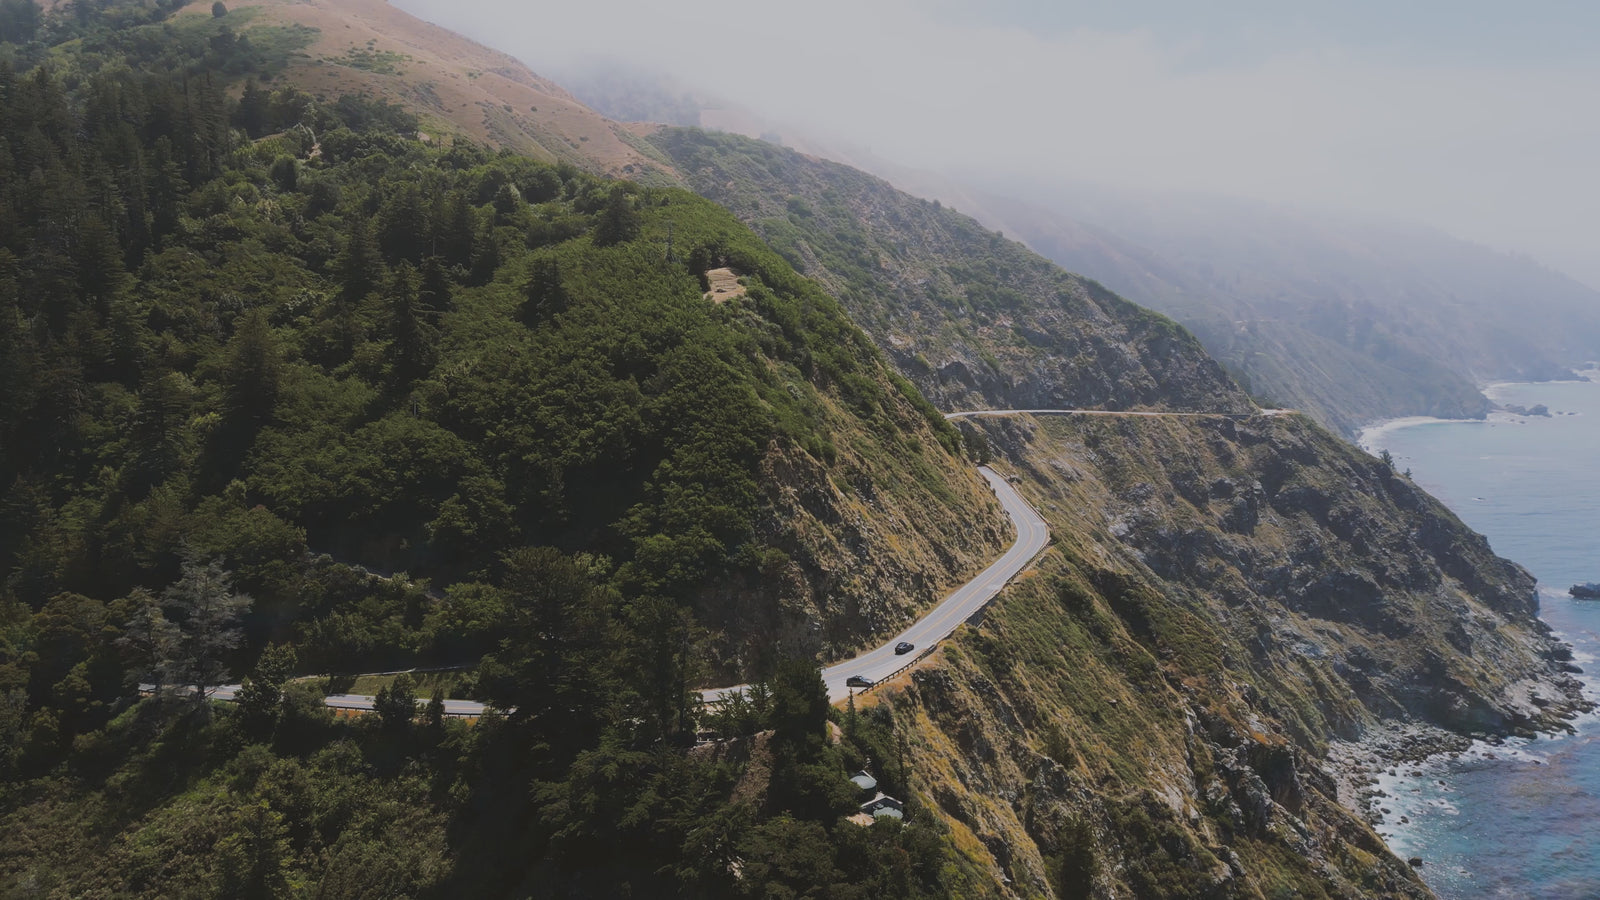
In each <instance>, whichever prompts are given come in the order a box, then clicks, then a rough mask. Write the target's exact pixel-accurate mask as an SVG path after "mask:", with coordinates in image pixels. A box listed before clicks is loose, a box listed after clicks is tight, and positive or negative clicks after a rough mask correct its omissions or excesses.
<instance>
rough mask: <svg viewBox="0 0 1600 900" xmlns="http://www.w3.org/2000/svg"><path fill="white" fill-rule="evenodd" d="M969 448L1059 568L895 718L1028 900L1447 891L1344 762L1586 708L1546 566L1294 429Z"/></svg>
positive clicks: (1340, 446)
mask: <svg viewBox="0 0 1600 900" xmlns="http://www.w3.org/2000/svg"><path fill="white" fill-rule="evenodd" d="M975 427H982V428H984V429H985V430H986V432H987V435H988V437H989V438H990V440H991V442H992V444H993V446H994V447H995V449H996V452H997V454H998V455H999V456H1000V457H1002V462H1001V463H1000V464H1001V465H1002V466H1009V467H1011V468H1012V469H1013V471H1015V472H1016V473H1017V474H1018V475H1019V476H1020V478H1021V480H1022V488H1021V489H1022V490H1023V491H1024V493H1025V494H1027V495H1028V496H1029V497H1030V499H1031V500H1032V501H1033V502H1034V503H1035V504H1036V505H1037V506H1038V507H1039V509H1040V510H1041V511H1042V512H1043V513H1044V515H1045V516H1046V518H1047V519H1049V520H1050V522H1051V526H1052V530H1053V533H1054V534H1055V536H1056V543H1055V546H1054V547H1053V548H1052V549H1051V550H1050V551H1049V552H1047V554H1046V555H1045V556H1044V557H1043V558H1042V559H1041V561H1040V564H1039V566H1038V568H1037V569H1036V570H1035V571H1034V572H1033V573H1031V574H1029V575H1027V576H1024V577H1023V578H1022V579H1020V580H1019V582H1018V583H1017V584H1015V585H1014V586H1013V587H1012V588H1011V589H1010V590H1009V591H1008V592H1006V593H1005V594H1004V595H1002V598H1001V599H1000V600H999V601H997V603H996V604H995V605H994V606H993V607H992V608H991V609H990V610H989V612H988V613H987V615H986V617H985V619H984V621H983V623H982V625H981V626H980V627H977V628H975V629H971V630H968V631H964V632H963V633H962V635H961V636H960V638H959V639H958V640H957V641H956V642H955V643H954V644H953V645H952V646H950V647H949V649H948V650H946V651H944V652H942V653H941V654H939V655H938V656H937V657H935V660H934V663H933V664H932V665H930V666H929V667H927V668H925V669H923V670H921V671H918V672H916V673H914V674H913V676H912V677H911V678H910V679H908V680H906V681H905V682H904V685H903V687H902V688H901V689H900V690H898V691H893V692H890V693H887V694H885V695H883V697H882V698H881V700H880V702H886V703H889V704H891V705H892V706H893V708H894V712H895V715H896V718H897V720H899V721H900V722H901V723H902V724H904V725H908V726H910V729H911V730H912V731H913V732H914V733H915V734H916V735H917V736H918V739H917V740H916V741H915V742H914V744H913V747H914V750H913V753H914V755H915V770H916V772H917V775H918V778H919V787H920V789H921V793H922V796H921V798H920V799H921V800H922V801H923V802H925V803H927V804H929V805H931V806H933V807H935V808H937V809H938V810H939V811H940V812H941V814H942V815H943V816H944V817H945V818H946V819H947V820H948V821H950V822H951V823H952V828H953V831H954V841H955V844H956V845H957V846H958V847H960V848H961V849H962V850H963V851H964V852H965V853H966V854H967V855H968V856H969V857H970V858H972V859H973V860H974V861H976V862H978V863H980V864H981V865H986V866H988V867H990V868H991V870H992V871H993V872H994V874H995V876H996V880H997V882H999V883H1000V884H1001V885H1002V886H1003V888H1004V891H1005V892H1006V893H1007V894H1009V895H1012V896H1049V895H1054V896H1080V895H1081V893H1080V892H1082V891H1084V890H1085V889H1086V886H1092V889H1093V893H1094V895H1095V896H1108V897H1152V896H1157V897H1180V896H1181V897H1192V896H1215V897H1261V896H1291V895H1293V896H1311V897H1320V896H1396V897H1411V896H1427V893H1428V892H1427V889H1426V888H1425V887H1424V886H1423V885H1422V884H1421V882H1419V881H1418V880H1417V878H1416V877H1415V875H1414V873H1412V872H1411V870H1410V869H1409V867H1407V866H1406V865H1405V864H1404V863H1402V862H1401V861H1399V860H1398V859H1395V858H1394V857H1393V856H1392V855H1390V854H1389V853H1388V851H1387V850H1386V849H1385V847H1384V845H1383V843H1382V841H1381V840H1380V839H1379V838H1378V837H1377V835H1376V834H1375V833H1374V832H1373V831H1372V830H1371V828H1370V827H1369V826H1368V824H1367V823H1366V822H1365V821H1364V820H1363V818H1362V817H1361V816H1360V815H1357V814H1356V813H1354V812H1352V811H1350V810H1348V809H1346V808H1345V807H1343V806H1341V805H1340V804H1339V802H1338V791H1337V789H1336V785H1335V780H1334V778H1333V777H1332V776H1331V775H1330V773H1329V771H1328V770H1327V769H1326V767H1325V764H1324V762H1323V760H1324V758H1325V755H1326V752H1327V749H1328V745H1329V742H1330V741H1331V740H1334V739H1338V738H1358V737H1360V736H1361V735H1362V734H1364V733H1366V732H1367V731H1369V730H1372V729H1376V728H1378V727H1379V726H1380V725H1381V724H1382V723H1384V722H1390V721H1396V720H1408V721H1415V722H1419V723H1427V724H1433V725H1437V726H1442V727H1445V728H1448V729H1452V730H1456V731H1469V732H1475V731H1490V732H1505V731H1518V730H1526V729H1532V728H1539V727H1554V726H1559V723H1560V719H1559V716H1560V715H1561V714H1562V713H1563V712H1565V711H1570V710H1571V709H1573V708H1575V707H1576V706H1578V705H1580V704H1581V700H1580V698H1579V697H1578V695H1577V685H1576V684H1575V683H1574V682H1573V681H1572V680H1571V679H1570V676H1566V675H1564V674H1563V673H1562V672H1561V666H1560V663H1559V662H1557V661H1556V660H1557V659H1559V657H1560V655H1561V654H1560V651H1559V648H1558V646H1557V645H1556V643H1555V642H1554V641H1552V640H1551V638H1550V637H1549V635H1548V633H1547V629H1546V628H1545V627H1544V626H1543V625H1542V624H1541V623H1540V622H1539V621H1538V620H1537V618H1536V611H1537V610H1536V601H1535V595H1534V591H1533V581H1532V578H1531V577H1530V576H1529V575H1528V574H1527V572H1525V571H1524V570H1522V569H1521V568H1520V567H1518V566H1516V565H1515V564H1513V563H1510V562H1507V561H1505V560H1502V559H1499V558H1498V557H1496V556H1494V554H1493V553H1492V552H1491V550H1490V549H1489V547H1488V545H1487V543H1486V542H1485V541H1484V540H1483V538H1482V537H1480V536H1478V535H1476V534H1474V533H1472V532H1471V531H1470V530H1468V529H1467V528H1466V527H1465V526H1463V525H1462V524H1461V523H1460V522H1459V521H1458V520H1457V519H1455V517H1454V516H1452V515H1451V514H1450V513H1449V512H1448V511H1447V510H1445V509H1444V508H1443V507H1442V506H1440V505H1439V504H1438V503H1437V502H1436V501H1434V500H1432V499H1431V498H1429V497H1428V496H1427V495H1426V494H1424V493H1423V492H1422V491H1420V490H1418V489H1417V488H1416V487H1415V486H1414V485H1412V484H1411V483H1410V482H1409V481H1407V480H1406V479H1404V478H1403V477H1400V476H1398V475H1396V474H1395V473H1394V472H1392V471H1390V470H1389V469H1388V467H1386V466H1384V465H1383V464H1381V463H1379V462H1377V461H1376V460H1373V459H1371V458H1370V457H1367V456H1366V455H1365V454H1362V453H1360V452H1359V451H1356V450H1354V449H1353V448H1351V447H1349V446H1348V445H1346V444H1344V443H1342V442H1340V441H1339V440H1337V439H1336V438H1334V437H1333V436H1331V435H1330V434H1328V433H1327V432H1325V431H1323V430H1322V429H1321V428H1319V427H1317V426H1315V425H1313V424H1312V423H1310V422H1309V421H1306V420H1304V419H1303V418H1301V417H1289V416H1285V417H1254V418H1250V419H1231V418H1226V417H1216V418H1202V419H1196V418H1188V419H1180V418H1160V419H1156V418H1135V417H1117V418H1111V417H1095V418H1091V417H1050V418H1038V419H1033V418H1014V419H1005V420H987V421H984V422H981V423H978V425H977V426H975ZM1295 892H1298V893H1295Z"/></svg>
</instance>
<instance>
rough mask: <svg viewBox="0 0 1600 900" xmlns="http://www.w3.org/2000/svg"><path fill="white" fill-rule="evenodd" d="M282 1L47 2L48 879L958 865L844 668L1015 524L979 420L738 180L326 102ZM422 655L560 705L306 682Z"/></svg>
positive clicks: (25, 715)
mask: <svg viewBox="0 0 1600 900" xmlns="http://www.w3.org/2000/svg"><path fill="white" fill-rule="evenodd" d="M24 6H26V4H24V5H22V6H19V5H17V4H8V5H7V6H6V7H5V8H4V10H0V12H5V13H6V14H7V15H11V14H16V13H18V12H19V11H21V12H22V13H26V12H27V10H26V9H24V8H23V7H24ZM250 13H251V10H249V9H248V8H246V9H235V10H231V11H230V10H227V9H225V8H222V7H220V6H219V8H218V9H217V10H216V11H215V14H213V15H205V16H202V15H199V14H197V13H194V12H189V11H182V12H179V11H176V10H174V9H173V8H172V7H170V6H167V5H161V4H157V5H153V6H152V5H146V4H142V3H96V4H76V5H72V6H67V7H63V8H62V9H60V10H58V11H57V12H56V13H53V14H51V15H48V16H44V17H40V16H37V15H34V16H32V17H31V18H30V17H28V16H26V15H23V16H22V18H20V19H18V18H6V17H0V19H3V20H4V22H5V23H6V28H7V30H6V31H5V33H4V34H3V35H0V36H3V37H4V38H5V39H6V41H7V42H6V44H5V45H4V53H3V57H4V58H5V59H7V60H10V64H9V65H0V135H4V140H3V142H0V323H4V325H5V326H6V327H4V328H3V329H0V383H3V385H4V390H3V391H0V508H3V509H4V515H3V517H0V529H3V531H0V573H3V581H0V820H3V822H0V831H3V833H5V834H6V835H7V836H8V838H7V840H6V841H4V842H0V893H4V894H5V895H7V896H58V895H74V896H77V895H116V896H150V897H157V896H175V895H179V896H305V895H311V894H316V895H320V896H398V895H409V896H416V895H420V894H424V893H434V894H437V895H439V896H463V895H468V896H483V895H485V894H489V895H498V894H507V893H520V894H526V893H528V892H530V891H535V890H537V891H539V892H541V893H545V892H554V893H557V894H570V895H573V896H592V895H595V894H597V893H598V894H614V893H615V891H616V890H617V889H618V887H617V886H619V885H625V884H632V885H634V886H635V889H636V890H639V891H642V892H644V893H646V894H650V893H663V892H679V891H683V892H686V893H689V894H699V895H710V896H746V895H750V896H756V895H763V894H765V893H767V891H768V888H769V886H770V887H771V889H772V890H782V889H785V888H784V887H783V886H785V885H792V886H796V887H800V888H801V889H804V887H807V886H810V885H814V884H831V883H833V882H834V881H838V882H840V883H841V884H853V885H858V886H859V889H860V890H871V891H872V892H873V893H874V895H877V894H882V893H889V894H890V895H894V896H939V895H943V894H946V893H948V885H950V884H953V883H956V882H959V881H960V880H961V879H962V878H964V877H965V876H963V875H961V873H960V871H958V870H956V869H951V868H950V867H949V866H948V865H947V860H946V858H945V856H944V855H943V851H942V849H941V848H942V846H943V844H942V842H941V839H940V837H939V830H938V828H937V827H936V826H935V825H934V824H933V823H932V822H931V820H929V819H928V818H927V817H926V816H913V818H912V819H911V820H910V821H909V822H908V823H907V824H906V825H905V826H899V825H895V824H886V825H884V826H882V827H874V828H870V829H863V828H859V827H857V826H854V825H841V823H840V815H841V814H842V813H846V812H853V811H854V810H855V808H856V802H855V801H854V799H853V789H852V788H851V786H850V785H849V783H848V782H847V781H845V779H844V776H845V773H846V771H847V769H846V765H847V764H851V765H855V766H859V765H861V764H862V762H863V761H864V759H865V757H866V756H867V755H871V756H873V757H875V758H877V759H879V760H887V759H889V758H890V757H891V755H892V754H891V752H890V749H889V748H891V747H892V745H893V737H892V727H893V723H892V721H891V720H889V719H886V718H882V717H880V718H877V719H874V720H872V721H863V722H852V723H851V727H850V729H849V733H848V734H847V735H846V736H845V737H844V738H843V740H842V742H837V743H829V742H827V741H826V740H825V738H824V719H825V717H826V715H827V704H826V694H825V692H824V691H823V689H822V686H821V683H820V680H819V679H818V678H817V676H816V667H815V664H814V662H813V661H812V660H813V659H814V657H815V656H816V655H818V654H822V655H829V654H835V653H840V652H843V651H844V650H847V649H849V648H851V647H853V646H857V645H859V644H860V643H862V642H864V641H866V640H868V639H870V638H871V637H872V636H874V635H881V634H888V633H893V631H894V630H898V628H900V627H902V626H903V625H904V624H905V623H906V622H907V621H909V619H910V617H911V616H912V615H914V614H915V612H916V611H917V610H918V609H919V608H921V607H923V606H925V605H927V604H928V603H931V602H932V601H933V600H935V599H937V598H938V597H939V596H940V594H941V593H942V591H943V589H944V588H946V587H947V586H949V585H950V584H952V583H954V582H956V581H958V580H960V579H961V578H962V577H965V576H967V575H969V574H970V573H971V572H974V571H976V570H977V569H979V568H980V567H981V566H982V565H983V564H985V563H987V562H988V560H989V557H990V556H991V555H992V554H993V553H994V552H995V551H996V550H997V549H998V548H999V546H1000V545H1001V541H1002V539H1003V538H1004V537H1005V535H1004V534H1003V532H1002V528H1003V527H1004V526H1003V522H1004V519H1003V517H1002V516H1001V514H1000V512H999V509H998V506H997V504H996V503H995V502H994V500H993V498H992V496H991V495H990V494H989V492H988V491H987V490H985V489H984V488H983V487H982V482H981V480H980V479H978V477H977V476H976V475H975V474H974V473H973V472H972V471H971V469H970V468H969V466H968V463H967V461H966V459H965V450H964V447H963V444H962V441H961V437H960V435H959V434H958V433H957V432H956V431H955V430H954V429H953V428H952V427H951V426H949V425H948V424H946V423H945V422H944V421H943V419H942V418H940V417H939V416H938V415H937V413H936V412H934V410H933V409H932V407H931V406H930V405H928V404H927V402H926V401H925V400H923V399H922V398H921V397H920V396H919V395H918V394H917V393H916V391H915V389H914V388H912V387H911V386H910V385H909V384H908V383H907V382H905V381H904V380H903V379H900V378H898V377H896V376H895V375H893V373H892V372H890V371H889V369H888V368H887V367H886V366H885V364H884V363H883V361H882V359H881V358H880V356H879V355H878V353H877V351H876V350H875V349H874V348H873V347H872V345H871V343H870V341H869V340H868V339H867V338H866V336H865V335H863V334H862V333H861V332H860V331H859V330H857V329H856V328H854V327H853V326H852V325H851V324H850V322H849V320H848V318H847V317H846V316H845V315H844V314H843V313H842V311H841V310H840V309H839V307H838V305H837V304H836V303H835V302H834V301H833V300H832V299H831V298H829V297H828V296H827V295H826V294H825V293H824V292H823V291H822V290H821V289H820V288H819V287H817V286H816V285H815V284H813V283H811V282H808V281H806V280H804V279H802V278H800V277H799V276H797V275H796V274H795V273H794V271H793V270H792V269H791V268H790V267H789V266H788V265H787V264H786V263H784V262H783V260H782V259H781V258H780V257H778V256H777V255H776V254H774V253H773V252H772V251H771V250H769V249H768V248H767V247H766V246H765V245H764V244H762V243H761V242H760V241H759V240H758V239H757V238H756V237H755V236H754V235H753V234H751V233H750V232H749V231H748V230H747V229H745V228H744V227H742V226H741V225H739V224H738V223H737V221H736V220H734V219H733V218H732V217H731V216H730V215H729V214H728V213H726V212H725V211H723V210H721V209H718V208H717V207H715V206H713V205H712V204H710V203H708V202H706V201H705V200H702V199H700V198H698V197H696V196H694V195H692V194H689V193H687V192H684V191H681V190H675V189H654V188H642V187H639V186H636V185H632V184H626V183H617V182H606V181H601V180H599V179H596V178H594V177H592V176H589V175H585V174H583V173H581V172H579V171H578V170H577V169H576V168H574V167H572V166H566V165H549V164H547V163H543V162H540V161H537V160H533V159H529V158H527V157H524V156H519V155H515V154H511V153H496V152H491V151H488V150H485V149H482V148H480V147H477V146H475V145H473V144H471V143H469V142H466V141H455V142H450V143H448V144H441V143H440V142H437V141H435V142H431V143H429V142H424V141H422V140H420V136H419V128H420V123H419V121H418V119H417V117H416V116H415V115H414V114H413V113H411V112H409V111H407V110H405V109H403V108H401V107H398V106H395V105H392V104H389V103H386V102H383V101H381V100H375V99H372V98H365V97H359V96H353V95H345V96H341V97H337V98H329V99H327V100H319V99H317V98H315V97H313V96H311V95H309V94H307V93H305V92H304V91H301V90H299V89H297V88H295V87H294V86H293V85H292V84H290V83H288V82H289V80H290V79H287V78H286V76H285V72H286V71H287V70H288V68H289V66H290V65H291V60H292V59H293V54H295V53H297V52H300V50H299V49H298V48H303V47H305V46H307V43H306V42H307V41H308V40H309V39H310V35H309V33H308V32H306V31H305V30H303V29H297V28H293V27H288V26H282V27H280V26H268V25H265V24H259V23H258V24H257V25H255V26H252V27H250V28H249V29H248V30H246V29H245V28H243V27H242V26H243V24H244V23H246V22H249V21H251V19H250ZM235 25H240V26H241V27H240V28H239V29H238V30H235V28H234V26H235ZM717 266H731V267H733V268H735V269H736V270H737V271H739V272H740V273H741V276H742V278H743V281H744V287H745V293H744V295H743V296H741V297H739V298H737V299H734V300H728V301H726V302H723V303H712V302H709V301H707V300H706V299H704V297H703V293H702V292H703V291H704V289H705V286H704V285H703V284H702V278H703V276H704V272H705V270H706V269H708V268H712V267H717ZM388 573H395V574H393V575H390V574H388ZM794 658H798V659H801V660H803V661H801V662H798V663H795V662H786V660H790V659H794ZM423 662H436V663H437V662H444V663H455V664H463V665H466V666H469V667H471V668H472V669H473V670H474V672H473V675H472V677H470V678H469V679H467V681H468V683H469V684H471V685H472V690H473V691H474V692H475V693H476V695H477V696H480V697H482V698H484V699H486V700H488V701H490V702H492V703H493V704H495V705H496V706H497V707H499V708H501V709H507V710H514V712H513V713H512V714H510V715H509V716H508V717H505V718H499V717H490V718H489V719H486V720H484V721H482V722H480V723H478V725H477V726H476V727H474V728H467V727H465V726H463V725H461V724H459V723H450V722H446V721H444V720H443V718H442V715H441V714H440V712H439V710H438V709H437V708H435V709H434V710H433V711H431V712H429V713H428V714H427V715H425V716H423V717H422V721H420V722H413V721H412V720H413V718H414V717H415V716H416V714H417V713H418V710H417V709H416V708H415V707H414V706H413V704H412V698H411V696H410V691H412V690H414V688H412V687H409V686H408V685H409V680H400V679H397V680H396V681H395V682H393V683H392V684H391V685H389V687H388V688H387V689H386V690H385V691H383V692H382V694H381V699H380V704H379V707H380V708H379V711H378V714H377V715H375V716H370V717H367V719H366V720H365V721H358V722H344V721H337V720H334V719H333V718H332V716H331V713H330V712H329V711H327V710H326V709H324V708H322V707H321V705H320V699H321V697H320V693H321V691H323V690H326V688H327V682H326V680H311V681H291V680H290V678H291V676H293V675H295V674H300V673H321V672H328V671H330V670H331V671H351V670H369V671H370V670H373V669H383V668H393V667H396V666H405V665H411V664H416V663H423ZM246 674H248V676H249V680H248V683H247V685H246V690H245V692H244V694H243V695H242V698H241V702H240V703H239V704H237V705H236V706H231V707H219V708H216V709H213V708H212V705H211V704H210V703H208V702H206V701H204V700H203V699H199V698H198V697H196V696H195V695H193V694H187V693H184V692H183V691H171V690H166V689H168V688H171V687H174V686H188V687H190V688H204V687H206V686H209V685H215V684H217V683H219V682H221V681H224V680H228V679H233V678H237V677H239V676H242V675H246ZM750 676H756V677H759V676H768V677H769V678H770V679H771V681H770V685H771V687H770V689H768V690H764V691H762V692H760V693H758V695H757V696H756V697H755V699H754V700H753V701H752V703H750V704H747V705H745V706H743V707H741V708H740V709H738V710H734V711H732V712H731V713H730V714H729V715H728V716H727V717H725V718H726V721H722V722H720V723H719V727H721V728H722V729H723V731H724V733H726V734H728V735H730V736H731V737H732V738H734V739H735V740H734V742H732V743H730V744H728V745H726V746H725V748H724V750H723V752H722V753H721V754H720V755H719V754H710V755H700V756H688V755H686V754H685V752H684V750H683V748H684V747H685V746H686V745H687V744H689V743H692V738H693V735H694V732H695V730H696V728H697V726H698V722H697V719H698V718H699V716H700V710H699V709H698V706H697V704H695V703H693V702H692V701H691V694H690V689H691V688H692V687H696V686H698V685H699V684H701V683H703V682H705V681H707V680H712V679H728V678H739V677H750ZM141 682H143V683H147V684H153V685H155V687H156V690H157V696H156V697H153V698H148V699H144V700H140V699H139V697H138V693H137V690H136V688H137V685H138V684H140V683H141ZM424 699H425V698H424ZM752 745H756V746H754V747H752ZM757 750H759V753H757ZM752 754H755V756H756V758H757V760H758V761H759V766H758V768H759V772H760V773H765V774H760V775H759V776H757V775H752V776H750V778H746V777H745V774H744V773H745V771H746V769H747V768H749V766H747V765H746V760H747V759H749V758H750V757H751V755H752ZM878 771H879V772H880V774H881V775H882V777H883V778H884V780H885V784H886V785H889V786H891V787H895V789H897V790H901V789H902V788H903V784H904V782H903V778H902V777H901V776H899V775H897V774H895V773H896V771H897V770H896V769H895V768H894V767H893V765H892V764H889V763H883V764H881V765H880V766H879V767H878ZM751 779H754V780H751ZM897 779H899V780H897ZM618 859H624V860H627V861H628V862H626V863H625V864H621V865H618V864H617V860H618ZM735 859H737V860H739V861H740V862H739V865H737V866H735V865H733V864H732V860H735ZM508 860H515V861H517V862H516V864H515V865H510V864H508V863H507V861H508ZM817 866H821V867H822V868H820V869H817V868H816V867H817ZM652 885H653V886H654V887H651V886H652Z"/></svg>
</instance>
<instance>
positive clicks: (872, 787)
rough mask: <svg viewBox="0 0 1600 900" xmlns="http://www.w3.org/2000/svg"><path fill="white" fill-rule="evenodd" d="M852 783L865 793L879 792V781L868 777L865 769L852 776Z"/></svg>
mask: <svg viewBox="0 0 1600 900" xmlns="http://www.w3.org/2000/svg"><path fill="white" fill-rule="evenodd" d="M850 783H851V784H853V785H855V786H856V787H857V788H860V789H861V791H862V792H864V793H868V794H871V793H875V792H876V791H877V790H878V779H876V778H873V777H872V776H871V775H868V774H867V772H866V770H865V769H863V770H861V771H860V772H857V773H855V774H854V775H851V776H850Z"/></svg>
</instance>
